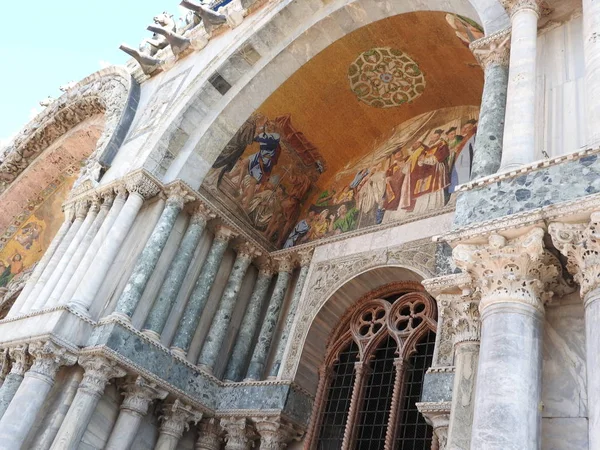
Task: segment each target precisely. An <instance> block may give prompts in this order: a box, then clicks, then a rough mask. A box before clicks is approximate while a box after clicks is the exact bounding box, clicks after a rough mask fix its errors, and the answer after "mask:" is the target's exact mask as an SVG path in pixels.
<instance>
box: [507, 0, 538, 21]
mask: <svg viewBox="0 0 600 450" xmlns="http://www.w3.org/2000/svg"><path fill="white" fill-rule="evenodd" d="M500 3H502V6H504V9H506V12H508V14H509V15H510V16H511V18H512V16H514V15H515V14H516V13H518V12H519V11H523V10H530V11H533V12H534V13H535V14H536V15H537V16H538V18H539V17H540V14H541V9H540V0H500Z"/></svg>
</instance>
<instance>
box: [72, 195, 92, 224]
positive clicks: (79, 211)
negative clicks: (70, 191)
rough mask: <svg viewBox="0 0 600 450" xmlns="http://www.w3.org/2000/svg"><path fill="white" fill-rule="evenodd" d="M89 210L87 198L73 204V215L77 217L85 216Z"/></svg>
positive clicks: (83, 217)
mask: <svg viewBox="0 0 600 450" xmlns="http://www.w3.org/2000/svg"><path fill="white" fill-rule="evenodd" d="M89 210H90V202H89V201H87V200H82V201H79V202H77V204H76V205H75V217H76V218H77V219H81V220H83V219H85V216H87V213H88V211H89Z"/></svg>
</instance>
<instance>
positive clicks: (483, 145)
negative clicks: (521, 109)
mask: <svg viewBox="0 0 600 450" xmlns="http://www.w3.org/2000/svg"><path fill="white" fill-rule="evenodd" d="M470 48H471V51H472V52H473V54H474V55H475V58H476V59H477V61H478V62H479V64H480V65H481V67H482V68H483V73H484V79H485V81H484V84H483V95H482V97H481V108H480V110H479V121H478V123H477V137H476V140H475V149H474V151H473V161H472V162H471V180H476V179H478V178H482V177H486V176H488V175H492V174H494V173H496V172H497V171H498V168H499V167H500V160H501V159H502V142H503V134H504V117H505V114H506V89H507V85H508V58H509V53H510V29H507V30H502V31H500V32H498V33H494V34H492V35H490V36H486V37H484V38H482V39H478V40H476V41H474V42H472V43H471V45H470Z"/></svg>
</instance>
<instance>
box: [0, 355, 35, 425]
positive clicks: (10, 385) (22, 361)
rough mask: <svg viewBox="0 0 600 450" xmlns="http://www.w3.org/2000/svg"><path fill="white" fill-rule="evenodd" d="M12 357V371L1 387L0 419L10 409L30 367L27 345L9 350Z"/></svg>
mask: <svg viewBox="0 0 600 450" xmlns="http://www.w3.org/2000/svg"><path fill="white" fill-rule="evenodd" d="M9 355H10V359H11V360H13V363H12V367H11V369H10V373H9V374H8V375H7V376H6V378H5V379H4V383H3V384H2V387H0V419H2V417H3V416H4V413H5V412H6V410H7V409H8V405H10V403H11V402H12V399H13V397H14V396H15V394H16V393H17V390H18V389H19V386H21V383H22V382H23V376H24V375H25V372H26V371H27V369H29V365H30V362H31V360H30V358H29V355H28V354H27V346H26V345H23V346H20V347H16V348H11V349H10V350H9Z"/></svg>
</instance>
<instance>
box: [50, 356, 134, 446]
mask: <svg viewBox="0 0 600 450" xmlns="http://www.w3.org/2000/svg"><path fill="white" fill-rule="evenodd" d="M79 365H81V366H82V367H83V368H84V369H85V374H84V376H83V380H82V381H81V383H80V384H79V388H78V389H77V393H76V394H75V398H74V399H73V403H71V406H70V408H69V411H68V412H67V415H66V417H65V418H64V420H63V423H62V425H61V427H60V429H59V431H58V434H57V435H56V437H55V438H54V442H53V443H52V447H51V449H52V450H75V449H77V448H78V447H79V444H80V443H81V438H82V437H83V434H84V433H85V430H86V429H87V426H88V424H89V422H90V419H91V418H92V415H93V414H94V411H95V409H96V406H97V405H98V402H99V401H100V398H101V397H102V395H103V394H104V388H105V387H106V385H107V384H108V382H109V381H110V380H111V379H112V378H118V377H123V376H125V373H126V372H125V370H123V369H121V368H120V367H118V365H117V364H116V363H115V362H114V361H111V360H109V359H107V358H105V357H104V356H100V355H85V356H80V357H79Z"/></svg>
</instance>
